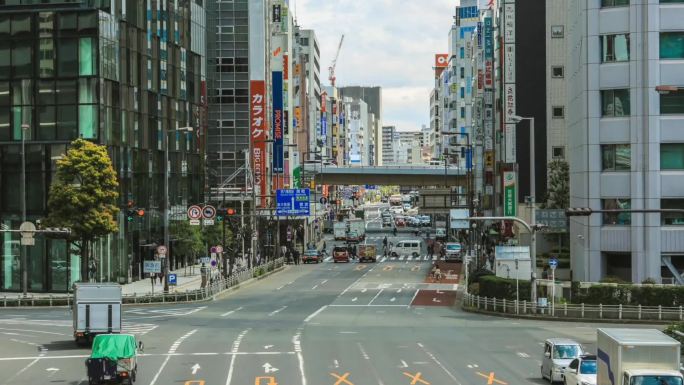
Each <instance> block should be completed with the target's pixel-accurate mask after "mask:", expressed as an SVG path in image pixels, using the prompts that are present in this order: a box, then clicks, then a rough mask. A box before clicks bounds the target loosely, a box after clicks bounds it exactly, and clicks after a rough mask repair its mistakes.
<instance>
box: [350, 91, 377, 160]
mask: <svg viewBox="0 0 684 385" xmlns="http://www.w3.org/2000/svg"><path fill="white" fill-rule="evenodd" d="M344 103H345V104H347V105H349V115H348V117H349V126H348V131H347V153H348V154H349V155H348V159H349V165H350V166H368V165H369V160H370V159H369V152H368V148H369V145H370V136H369V133H370V129H371V128H370V126H369V112H368V104H366V102H365V101H363V100H362V99H353V98H349V97H345V98H344Z"/></svg>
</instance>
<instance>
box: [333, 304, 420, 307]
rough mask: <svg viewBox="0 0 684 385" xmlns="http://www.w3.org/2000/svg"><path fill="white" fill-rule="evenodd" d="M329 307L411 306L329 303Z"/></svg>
mask: <svg viewBox="0 0 684 385" xmlns="http://www.w3.org/2000/svg"><path fill="white" fill-rule="evenodd" d="M328 307H410V306H409V305H384V304H383V305H369V304H357V305H352V304H347V305H328Z"/></svg>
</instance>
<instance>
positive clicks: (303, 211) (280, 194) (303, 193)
mask: <svg viewBox="0 0 684 385" xmlns="http://www.w3.org/2000/svg"><path fill="white" fill-rule="evenodd" d="M310 197H311V191H310V190H309V189H280V190H276V215H278V216H287V215H304V216H307V215H309V213H310V208H309V199H310Z"/></svg>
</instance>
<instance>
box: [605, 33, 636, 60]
mask: <svg viewBox="0 0 684 385" xmlns="http://www.w3.org/2000/svg"><path fill="white" fill-rule="evenodd" d="M599 39H600V40H599V41H600V43H601V44H600V45H601V63H615V62H623V61H628V60H629V34H627V33H625V34H619V35H601V36H600V37H599Z"/></svg>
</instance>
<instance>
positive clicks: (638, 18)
mask: <svg viewBox="0 0 684 385" xmlns="http://www.w3.org/2000/svg"><path fill="white" fill-rule="evenodd" d="M566 4H567V7H566V11H567V27H566V28H565V31H564V32H565V34H566V36H567V57H566V64H565V76H566V79H567V83H566V86H567V100H568V105H567V114H566V120H567V130H568V138H569V142H568V155H569V159H570V205H571V206H572V207H589V208H591V209H594V210H599V209H654V210H657V209H667V208H679V209H681V208H684V90H683V89H684V2H682V1H681V0H678V1H674V0H668V1H666V0H566ZM663 86H665V87H663ZM657 90H659V91H661V92H658V91H657ZM570 239H571V253H572V260H571V261H572V262H571V268H572V273H573V280H579V281H598V280H599V279H601V278H603V277H605V276H619V277H622V278H626V279H628V280H631V281H633V282H641V281H643V280H644V279H647V278H653V279H655V280H656V281H661V280H662V281H671V280H675V281H679V283H681V277H680V273H681V272H682V270H684V269H683V268H684V215H681V214H660V213H654V214H641V213H634V214H626V213H620V214H593V215H591V216H588V217H573V218H571V220H570ZM673 276H674V278H672V277H673Z"/></svg>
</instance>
